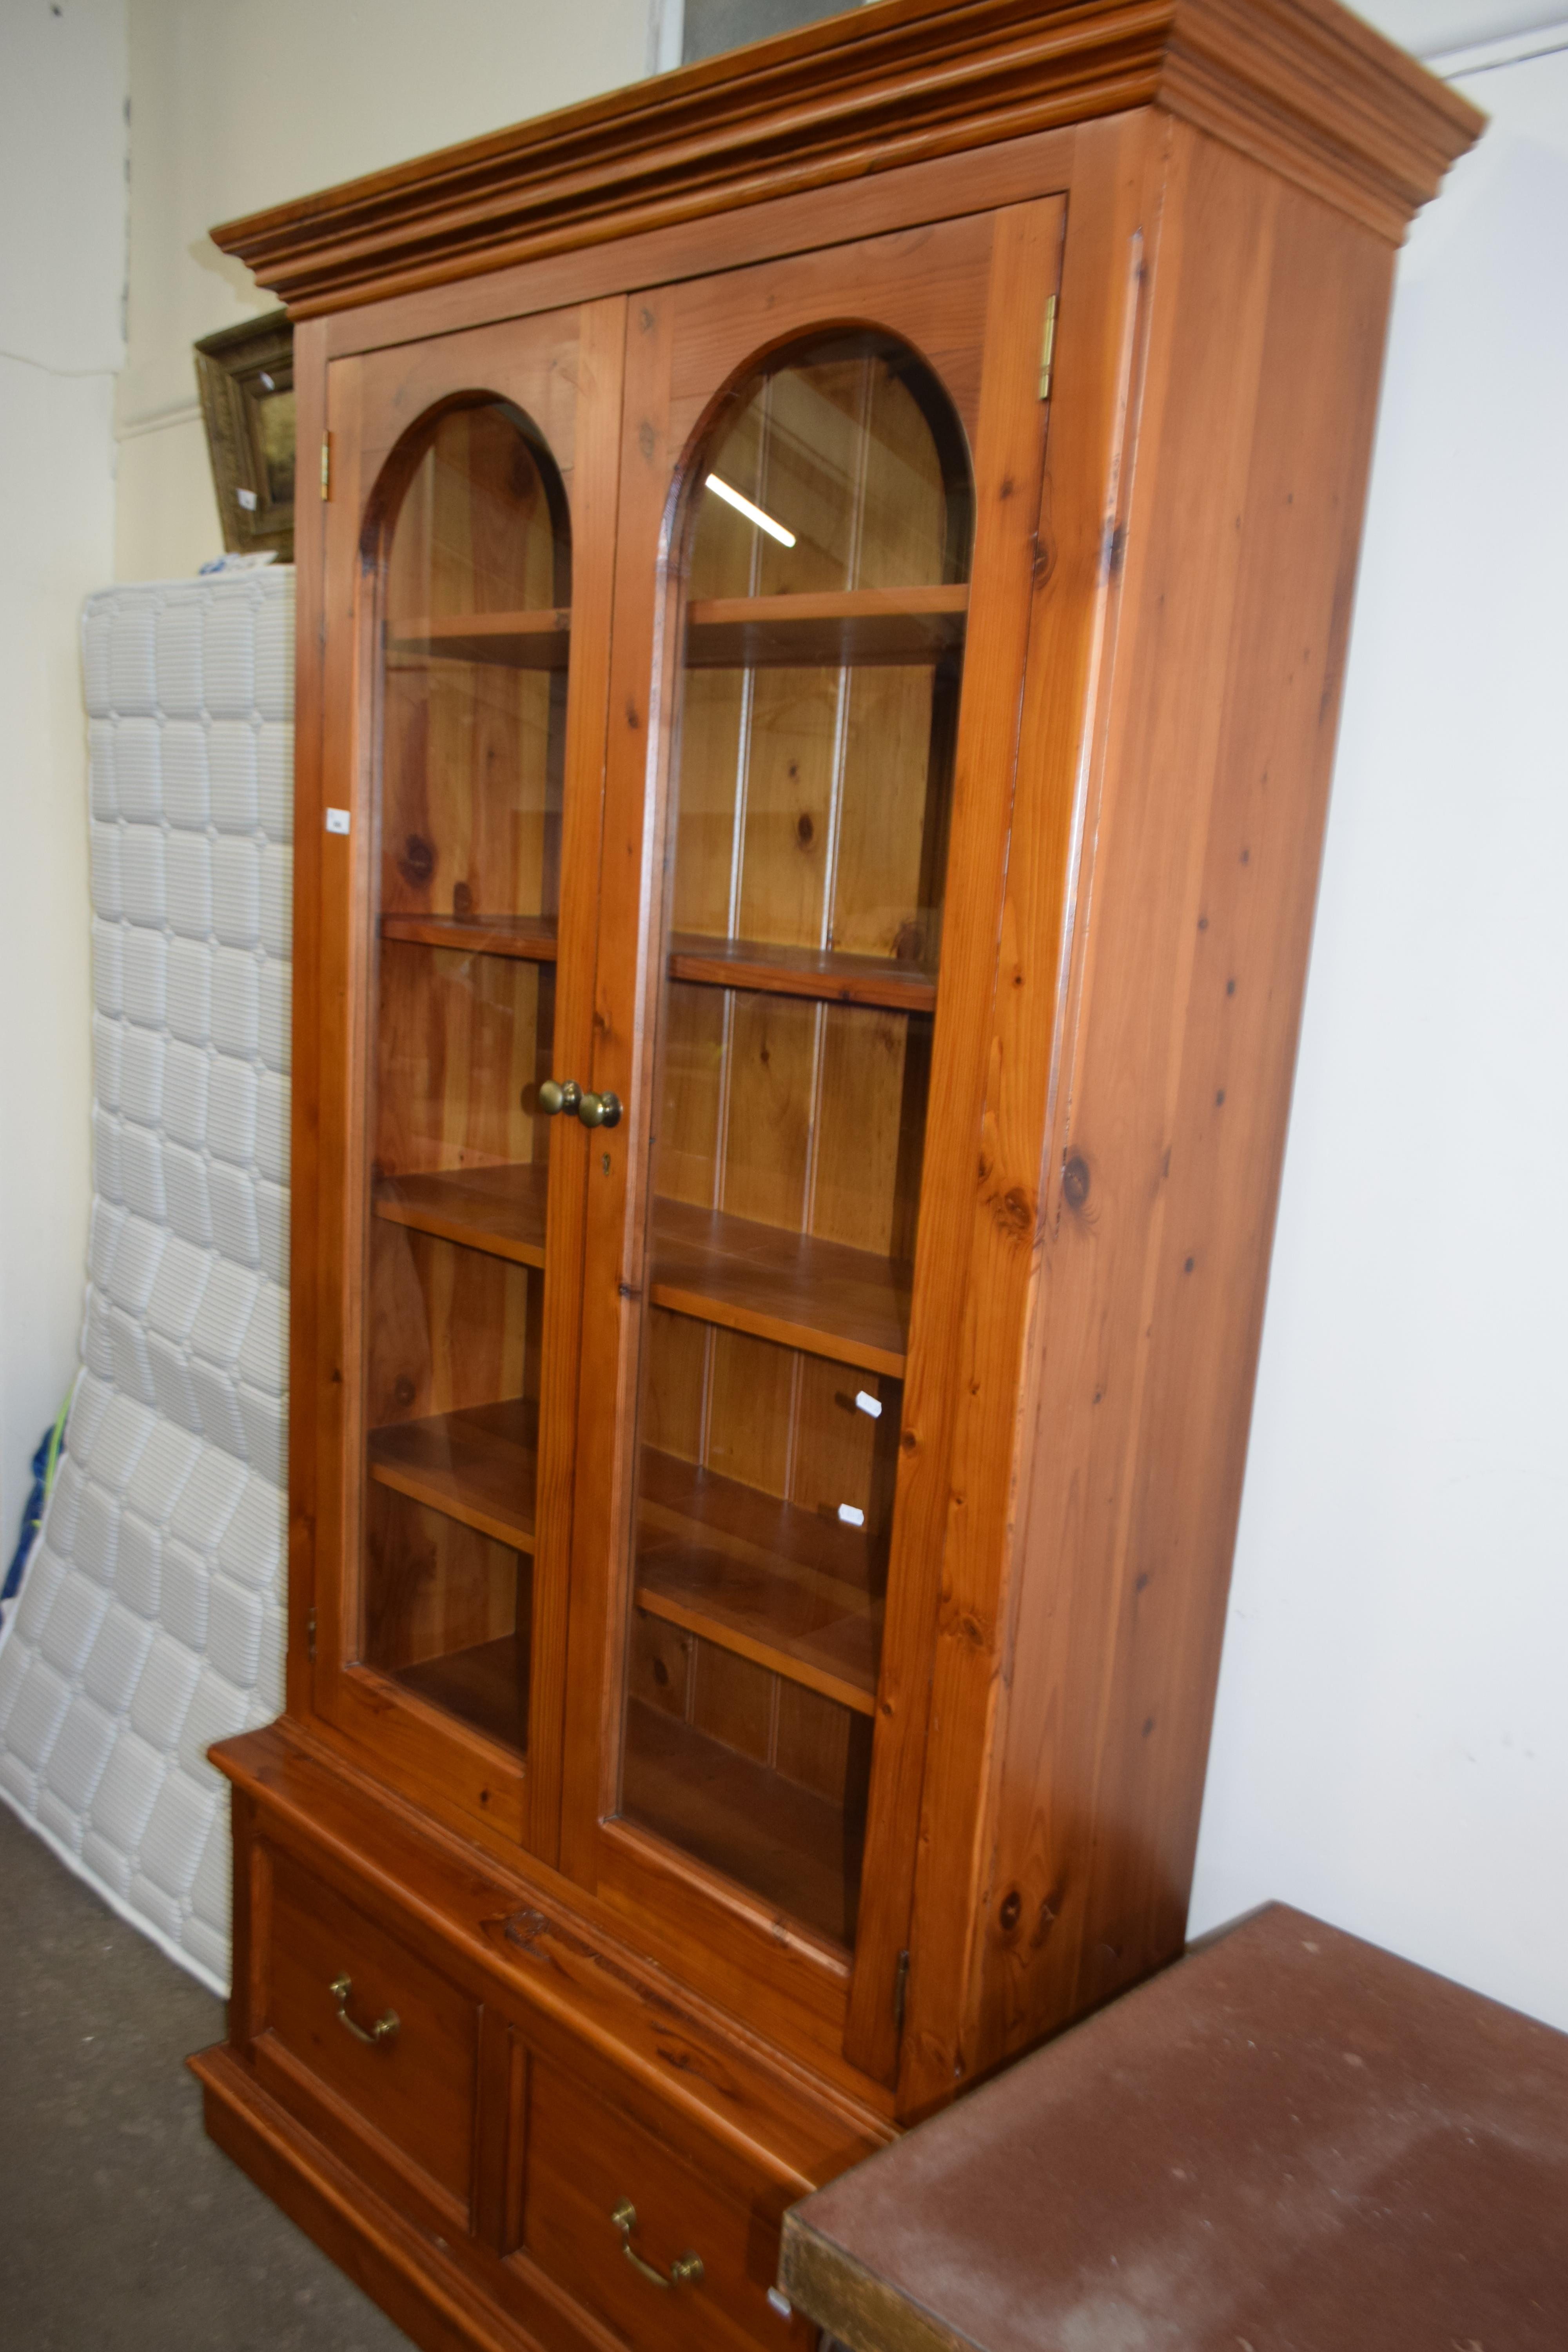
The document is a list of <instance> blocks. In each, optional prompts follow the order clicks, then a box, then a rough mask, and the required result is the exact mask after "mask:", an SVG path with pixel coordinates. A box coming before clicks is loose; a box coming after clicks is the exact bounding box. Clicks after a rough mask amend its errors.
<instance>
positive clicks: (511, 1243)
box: [372, 1160, 550, 1266]
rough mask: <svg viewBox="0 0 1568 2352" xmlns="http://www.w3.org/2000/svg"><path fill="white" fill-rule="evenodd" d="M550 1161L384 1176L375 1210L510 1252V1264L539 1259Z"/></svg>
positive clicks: (449, 1238)
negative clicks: (425, 1173)
mask: <svg viewBox="0 0 1568 2352" xmlns="http://www.w3.org/2000/svg"><path fill="white" fill-rule="evenodd" d="M549 1184H550V1163H549V1161H548V1160H523V1161H512V1162H510V1163H506V1164H503V1165H502V1166H500V1167H491V1168H453V1169H447V1170H443V1171H441V1172H440V1173H439V1174H437V1175H428V1176H389V1177H385V1178H384V1179H383V1181H381V1182H380V1183H379V1184H378V1185H377V1186H376V1187H375V1191H374V1194H373V1196H372V1199H373V1204H374V1209H375V1213H376V1215H377V1216H378V1217H385V1218H386V1219H387V1220H388V1222H389V1223H392V1224H395V1225H410V1226H412V1227H413V1229H414V1231H415V1232H416V1233H418V1234H435V1235H436V1236H437V1239H438V1240H440V1241H444V1242H460V1243H461V1244H463V1246H464V1247H465V1248H467V1249H478V1250H486V1251H488V1252H489V1255H490V1256H491V1257H505V1258H510V1260H511V1261H512V1263H513V1265H539V1266H542V1265H543V1264H544V1212H545V1195H546V1192H548V1190H549Z"/></svg>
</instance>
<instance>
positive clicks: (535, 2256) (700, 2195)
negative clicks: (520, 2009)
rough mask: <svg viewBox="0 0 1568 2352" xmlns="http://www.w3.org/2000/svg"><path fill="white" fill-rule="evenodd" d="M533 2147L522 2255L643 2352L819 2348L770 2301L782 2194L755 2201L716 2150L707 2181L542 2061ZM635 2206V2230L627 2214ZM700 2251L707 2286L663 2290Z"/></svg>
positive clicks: (533, 2098)
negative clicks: (619, 2214) (618, 2218)
mask: <svg viewBox="0 0 1568 2352" xmlns="http://www.w3.org/2000/svg"><path fill="white" fill-rule="evenodd" d="M688 2147H689V2141H688ZM527 2151H528V2152H527V2169H526V2179H525V2183H524V2195H523V2210H522V2251H523V2252H526V2254H527V2255H528V2256H529V2257H530V2258H531V2260H532V2261H533V2262H534V2263H537V2264H538V2265H539V2267H540V2268H541V2269H542V2271H544V2272H545V2273H547V2274H548V2275H549V2276H550V2277H552V2278H553V2279H554V2280H555V2281H556V2282H557V2283H558V2284H560V2285H562V2286H563V2287H564V2288H565V2289H566V2290H567V2292H568V2293H569V2294H572V2295H574V2297H576V2298H577V2299H578V2300H579V2301H580V2302H582V2303H584V2304H585V2305H588V2307H589V2308H590V2309H591V2310H592V2311H594V2312H595V2313H597V2315H599V2316H600V2317H601V2318H602V2319H604V2320H606V2321H607V2322H608V2323H609V2325H610V2326H612V2327H613V2328H614V2329H615V2330H616V2333H617V2334H618V2335H620V2336H624V2337H626V2340H627V2341H628V2342H629V2343H630V2344H632V2345H634V2346H636V2347H637V2352H698V2347H729V2352H757V2348H758V2347H761V2352H806V2347H809V2346H811V2345H813V2344H814V2343H815V2340H816V2331H815V2329H812V2328H808V2327H807V2326H806V2325H805V2322H804V2321H803V2320H799V2319H796V2320H794V2321H790V2320H786V2319H784V2318H783V2317H781V2316H780V2315H779V2314H778V2313H777V2312H776V2311H775V2310H774V2309H773V2306H772V2305H770V2304H769V2302H768V2289H769V2287H770V2286H771V2285H772V2284H773V2280H774V2277H775V2275H776V2273H777V2267H778V2208H779V2206H780V2205H782V2203H783V2201H784V2200H783V2198H782V2196H778V2195H775V2196H773V2197H772V2198H770V2197H768V2195H767V2194H766V2192H765V2191H764V2190H763V2189H760V2187H759V2189H757V2190H756V2192H755V2193H754V2194H750V2195H749V2194H748V2185H747V2184H746V2183H745V2182H744V2181H743V2180H742V2179H740V2178H739V2176H738V2174H737V2173H736V2172H735V2170H734V2168H733V2164H732V2159H726V2158H724V2154H723V2151H722V2150H721V2149H720V2148H719V2147H717V2146H715V2147H714V2149H713V2161H712V2166H711V2168H710V2170H706V2171H700V2170H698V2169H697V2168H695V2167H694V2165H693V2164H691V2163H690V2162H688V2161H686V2160H684V2159H683V2158H682V2157H678V2156H676V2155H674V2154H673V2153H672V2151H671V2149H670V2147H668V2144H666V2142H664V2141H663V2140H662V2139H660V2138H658V2137H655V2136H654V2135H653V2134H652V2133H651V2132H649V2131H647V2129H645V2128H644V2126H642V2125H641V2124H638V2123H635V2122H633V2121H632V2119H631V2118H630V2117H629V2116H624V2115H622V2114H621V2113H620V2112H619V2110H618V2109H616V2107H614V2106H612V2105H609V2104H608V2102H606V2101H605V2100H602V2099H600V2098H598V2097H596V2096H595V2095H594V2094H593V2093H592V2092H590V2091H588V2090H586V2089H585V2088H584V2086H583V2085H582V2084H580V2083H577V2082H574V2081H573V2080H571V2079H570V2078H569V2077H568V2076H567V2075H566V2074H563V2073H562V2072H560V2071H558V2070H557V2069H556V2068H555V2067H554V2066H552V2065H550V2064H548V2063H543V2062H542V2061H541V2060H539V2059H535V2060H534V2061H533V2063H532V2064H531V2068H530V2084H529V2095H528V2138H527ZM628 2207H629V2208H630V2209H631V2210H632V2211H633V2212H634V2213H635V2216H636V2219H635V2221H633V2220H630V2219H627V2218H624V2215H625V2209H626V2208H628ZM617 2210H620V2211H621V2212H622V2213H623V2219H622V2220H621V2221H616V2213H617ZM628 2247H629V2249H630V2252H631V2253H632V2254H633V2255H635V2256H636V2257H637V2260H636V2261H632V2260H630V2259H628V2256H627V2252H626V2249H627V2248H628ZM692 2255H695V2256H696V2257H697V2258H698V2260H699V2261H700V2263H701V2266H702V2267H701V2275H700V2278H692V2277H686V2278H679V2279H676V2283H674V2284H660V2283H659V2282H660V2280H671V2279H672V2278H675V2274H676V2270H677V2265H678V2264H679V2263H681V2262H682V2261H683V2259H685V2258H689V2257H690V2256H692ZM642 2264H646V2265H647V2268H646V2269H645V2268H642V2267H639V2265H642ZM650 2272H651V2273H656V2275H649V2273H650Z"/></svg>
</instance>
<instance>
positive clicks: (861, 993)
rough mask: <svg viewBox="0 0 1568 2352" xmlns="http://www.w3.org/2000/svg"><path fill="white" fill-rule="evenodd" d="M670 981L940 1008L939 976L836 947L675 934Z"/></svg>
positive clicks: (893, 1008) (897, 1009) (914, 1009)
mask: <svg viewBox="0 0 1568 2352" xmlns="http://www.w3.org/2000/svg"><path fill="white" fill-rule="evenodd" d="M669 976H670V978H671V980H694V981H699V982H702V983H703V984H704V985H705V986H707V987H710V988H745V989H754V990H756V991H758V992H761V993H766V994H771V995H773V996H811V997H816V998H819V999H820V1000H822V1001H823V1002H824V1003H829V1004H879V1005H884V1006H886V1007H887V1008H888V1010H889V1012H893V1013H931V1012H933V1011H934V1010H935V1006H936V974H935V972H934V971H926V970H925V969H924V968H923V967H922V966H921V965H920V964H917V963H900V962H898V961H896V960H895V959H894V958H893V957H891V956H867V955H844V954H840V953H839V952H838V950H837V949H833V948H785V947H773V946H772V945H770V944H769V943H768V942H767V941H765V940H727V939H713V938H710V937H709V936H708V934H707V933H705V932H701V931H672V932H671V933H670V939H669Z"/></svg>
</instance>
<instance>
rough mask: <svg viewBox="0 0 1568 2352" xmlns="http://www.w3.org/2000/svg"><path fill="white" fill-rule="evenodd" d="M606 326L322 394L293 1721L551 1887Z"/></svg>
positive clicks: (605, 463)
mask: <svg viewBox="0 0 1568 2352" xmlns="http://www.w3.org/2000/svg"><path fill="white" fill-rule="evenodd" d="M624 319H625V313H624V305H623V304H621V303H620V302H618V301H616V302H610V303H605V304H599V305H595V306H593V307H591V308H588V309H584V310H571V311H565V312H560V313H555V314H552V315H550V316H546V317H542V318H535V319H527V320H518V321H514V322H511V323H510V324H509V325H507V326H506V327H504V328H489V329H486V330H483V331H478V332H474V333H468V334H460V335H454V336H450V337H447V338H446V339H444V340H442V341H436V342H432V343H430V344H428V345H422V346H415V347H409V348H406V349H396V350H390V351H385V352H375V353H371V354H369V355H366V356H363V357H356V358H353V359H346V360H342V361H339V362H334V363H333V364H332V366H331V369H330V371H329V389H328V424H329V428H330V435H331V439H330V445H329V446H330V450H331V480H330V488H331V500H330V507H329V514H328V523H327V583H328V631H327V676H326V679H325V696H324V710H325V713H326V717H325V722H324V723H325V738H324V741H323V773H324V778H325V789H326V796H327V799H328V801H329V803H331V805H330V806H329V807H328V808H327V809H326V810H325V811H324V813H323V833H322V836H321V842H320V845H319V854H320V856H321V896H320V914H319V922H318V936H316V937H315V938H314V939H313V940H310V941H308V942H301V946H302V950H304V952H305V953H306V955H307V956H308V958H309V969H310V972H311V974H312V976H313V977H314V980H315V982H316V994H315V1003H314V1010H315V1013H316V1024H317V1025H316V1028H315V1034H314V1051H315V1052H316V1054H317V1055H318V1056H319V1068H318V1072H317V1078H316V1085H315V1087H314V1089H313V1092H314V1096H315V1098H316V1100H318V1101H319V1103H320V1105H321V1128H320V1132H319V1134H318V1135H317V1136H316V1137H314V1138H313V1139H312V1140H313V1143H314V1148H315V1150H316V1153H317V1181H316V1184H315V1186H314V1187H313V1188H310V1189H311V1190H312V1191H313V1196H314V1200H315V1204H316V1212H317V1213H316V1218H315V1222H314V1223H313V1225H310V1226H308V1227H302V1228H301V1231H300V1236H299V1239H300V1244H301V1245H302V1247H303V1249H304V1251H305V1252H306V1254H307V1255H309V1257H310V1261H311V1265H310V1274H311V1276H312V1277H313V1281H314V1284H315V1286H316V1294H317V1297H318V1302H319V1303H318V1309H317V1325H318V1331H319V1349H318V1370H317V1381H316V1388H315V1394H314V1397H313V1400H312V1402H313V1403H314V1405H315V1407H316V1408H317V1412H318V1421H317V1433H316V1459H315V1475H314V1487H315V1493H314V1507H315V1527H314V1547H315V1560H316V1593H317V1615H318V1622H317V1627H316V1636H317V1638H316V1660H315V1669H314V1701H315V1705H316V1707H317V1710H318V1712H319V1713H320V1714H321V1716H323V1717H325V1718H326V1719H327V1720H328V1721H329V1722H330V1723H331V1725H332V1726H333V1727H335V1729H336V1730H337V1731H338V1732H339V1733H340V1734H342V1735H344V1736H346V1737H347V1738H349V1739H350V1740H352V1741H353V1742H354V1743H356V1744H358V1745H360V1746H362V1747H363V1748H364V1749H365V1750H366V1751H367V1754H368V1756H369V1758H370V1759H371V1760H372V1761H373V1763H374V1769H376V1770H377V1771H378V1772H380V1773H383V1774H384V1775H386V1776H388V1777H390V1778H392V1779H393V1780H395V1782H396V1783H398V1784H399V1785H400V1786H402V1787H403V1788H404V1789H405V1791H406V1792H407V1793H408V1794H409V1795H410V1796H411V1797H413V1798H414V1799H415V1800H416V1801H418V1802H420V1803H421V1804H424V1805H427V1806H430V1807H432V1808H434V1809H435V1810H437V1811H442V1812H445V1813H446V1814H447V1817H448V1818H451V1819H453V1820H455V1821H457V1822H461V1823H464V1824H467V1825H479V1826H480V1827H482V1828H483V1829H484V1830H485V1831H486V1832H488V1833H489V1835H491V1836H493V1837H498V1838H500V1839H502V1840H510V1841H521V1842H524V1843H527V1844H528V1845H530V1846H531V1848H532V1849H533V1851H534V1852H536V1853H540V1854H542V1856H544V1857H545V1858H546V1859H553V1856H554V1853H555V1849H556V1843H557V1837H558V1822H559V1807H560V1778H559V1774H560V1750H561V1711H562V1689H563V1673H564V1644H565V1626H566V1582H567V1577H568V1563H569V1546H570V1517H571V1469H572V1461H573V1454H574V1443H575V1430H574V1420H575V1388H576V1371H577V1348H578V1312H579V1302H580V1278H581V1258H582V1235H583V1210H584V1198H583V1195H584V1175H585V1171H586V1164H587V1144H588V1135H587V1129H586V1128H585V1127H584V1125H583V1123H582V1120H581V1118H579V1117H578V1116H577V1115H576V1114H577V1112H578V1111H579V1109H580V1108H581V1105H580V1104H579V1101H578V1097H577V1093H576V1090H575V1089H574V1087H573V1086H572V1084H571V1083H570V1081H571V1078H572V1074H573V1073H574V1072H575V1071H577V1070H580V1069H582V1068H584V1067H585V1066H586V1055H587V1036H588V1028H589V1023H590V1019H591V1002H592V998H591V990H592V961H593V953H594V924H595V882H596V867H597V861H598V852H599V837H598V826H599V810H600V793H601V778H602V771H603V760H604V712H605V659H606V647H607V641H608V619H609V608H608V595H609V579H610V562H611V551H612V547H613V526H614V509H615V496H616V462H617V450H618V442H619V426H620V412H619V403H620V368H621V358H622V351H623V346H624Z"/></svg>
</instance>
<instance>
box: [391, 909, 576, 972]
mask: <svg viewBox="0 0 1568 2352" xmlns="http://www.w3.org/2000/svg"><path fill="white" fill-rule="evenodd" d="M381 936H382V938H383V939H384V940H398V941H400V942H401V943H402V944H403V945H405V946H408V947H421V948H445V949H447V950H448V951H449V952H451V953H454V954H457V955H496V956H517V957H519V958H521V961H523V962H525V963H553V962H554V961H555V918H554V916H553V915H467V916H462V915H415V914H407V915H383V917H382V919H381Z"/></svg>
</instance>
